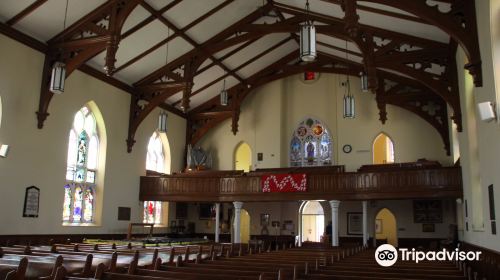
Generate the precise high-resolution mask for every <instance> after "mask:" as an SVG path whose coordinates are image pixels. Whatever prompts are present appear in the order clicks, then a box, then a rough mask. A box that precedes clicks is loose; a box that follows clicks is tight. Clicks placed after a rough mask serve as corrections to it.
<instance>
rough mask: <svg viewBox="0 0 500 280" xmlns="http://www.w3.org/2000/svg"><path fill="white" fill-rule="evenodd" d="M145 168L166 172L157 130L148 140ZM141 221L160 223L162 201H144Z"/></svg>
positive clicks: (161, 144)
mask: <svg viewBox="0 0 500 280" xmlns="http://www.w3.org/2000/svg"><path fill="white" fill-rule="evenodd" d="M146 169H147V170H150V171H155V172H158V173H166V170H165V169H166V168H165V151H164V149H163V142H162V139H161V135H160V133H159V132H158V131H156V132H154V133H153V135H152V136H151V138H149V142H148V152H147V155H146ZM143 223H149V224H161V223H162V202H161V201H144V208H143Z"/></svg>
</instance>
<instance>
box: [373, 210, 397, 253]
mask: <svg viewBox="0 0 500 280" xmlns="http://www.w3.org/2000/svg"><path fill="white" fill-rule="evenodd" d="M397 228H398V227H397V221H396V216H394V214H393V213H392V212H391V210H389V209H387V208H383V209H382V210H380V211H379V212H378V213H377V216H375V237H376V239H377V240H384V241H387V243H388V244H391V245H392V246H394V247H397V246H398V230H397Z"/></svg>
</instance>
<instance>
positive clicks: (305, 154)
mask: <svg viewBox="0 0 500 280" xmlns="http://www.w3.org/2000/svg"><path fill="white" fill-rule="evenodd" d="M332 164H333V152H332V138H331V137H330V132H329V131H328V129H327V128H326V127H325V126H324V125H323V124H322V123H321V122H320V121H318V120H315V119H312V118H308V119H306V120H304V121H302V122H301V123H300V124H299V125H298V127H297V128H296V129H295V130H294V132H293V135H292V140H291V141H290V166H293V167H295V166H322V165H332Z"/></svg>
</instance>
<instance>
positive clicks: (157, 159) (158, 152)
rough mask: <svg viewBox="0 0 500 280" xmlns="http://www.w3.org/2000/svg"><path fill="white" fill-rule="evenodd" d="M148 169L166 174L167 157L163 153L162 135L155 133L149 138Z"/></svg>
mask: <svg viewBox="0 0 500 280" xmlns="http://www.w3.org/2000/svg"><path fill="white" fill-rule="evenodd" d="M146 169H147V170H151V171H156V172H159V173H165V155H164V153H163V143H162V142H161V138H160V134H159V133H158V132H155V133H153V136H151V138H149V143H148V154H147V156H146Z"/></svg>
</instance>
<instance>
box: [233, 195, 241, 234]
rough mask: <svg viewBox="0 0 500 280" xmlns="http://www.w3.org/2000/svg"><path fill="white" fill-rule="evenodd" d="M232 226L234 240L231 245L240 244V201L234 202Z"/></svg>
mask: <svg viewBox="0 0 500 280" xmlns="http://www.w3.org/2000/svg"><path fill="white" fill-rule="evenodd" d="M233 205H234V224H233V229H234V236H233V237H234V238H233V243H240V242H241V230H240V225H241V221H240V220H241V218H240V217H241V207H243V202H241V201H234V202H233Z"/></svg>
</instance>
